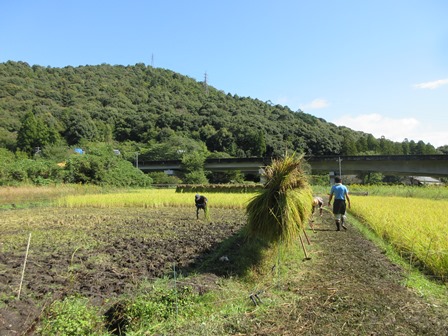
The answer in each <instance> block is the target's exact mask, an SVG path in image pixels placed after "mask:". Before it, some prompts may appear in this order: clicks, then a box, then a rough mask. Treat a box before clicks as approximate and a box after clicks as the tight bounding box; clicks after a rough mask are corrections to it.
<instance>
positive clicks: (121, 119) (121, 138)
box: [0, 61, 436, 157]
mask: <svg viewBox="0 0 448 336" xmlns="http://www.w3.org/2000/svg"><path fill="white" fill-rule="evenodd" d="M27 117H28V122H30V120H29V119H30V118H31V119H33V120H32V122H33V123H36V124H37V128H38V129H39V132H40V133H41V134H36V135H34V137H35V139H30V136H31V137H32V136H33V135H30V134H29V132H28V134H26V130H24V129H23V127H22V125H23V123H24V122H25V121H26V120H27ZM34 119H35V120H34ZM39 132H38V133H39ZM24 133H25V134H24ZM173 136H176V137H181V138H188V139H192V140H194V141H196V142H202V143H203V144H205V145H206V147H207V150H208V151H209V152H210V153H215V155H217V154H216V153H225V155H230V156H235V157H249V156H262V155H267V156H272V155H277V154H281V153H284V151H285V150H294V151H298V152H305V153H306V154H314V155H325V154H341V155H344V154H346V155H356V154H365V153H372V154H373V153H378V154H431V153H434V152H436V150H435V149H434V147H433V146H431V145H430V144H424V143H423V142H418V143H415V142H413V141H410V142H407V141H405V142H403V143H397V142H392V141H389V140H387V139H375V138H374V137H373V136H372V135H371V134H365V133H363V132H357V131H354V130H351V129H348V128H346V127H337V126H336V125H334V124H331V123H328V122H326V121H325V120H323V119H319V118H316V117H314V116H312V115H310V114H307V113H303V112H302V111H291V110H290V109H289V108H288V107H284V106H281V105H275V106H273V105H272V104H270V103H269V102H262V101H260V100H257V99H252V98H249V97H239V96H237V95H232V94H226V93H224V92H223V91H220V90H218V89H216V88H214V87H211V86H207V85H206V83H204V82H198V81H196V80H194V79H192V78H189V77H187V76H183V75H181V74H178V73H175V72H173V71H170V70H165V69H159V68H153V67H151V66H146V65H144V64H136V65H133V66H120V65H115V66H112V65H107V64H102V65H97V66H80V67H71V66H67V67H64V68H51V67H42V66H38V65H33V66H30V65H28V64H27V63H24V62H11V61H9V62H6V63H1V64H0V146H1V147H5V148H7V149H9V150H12V151H15V150H16V149H21V150H23V151H25V152H32V150H33V148H34V147H45V146H48V145H51V144H54V143H57V142H61V141H62V142H64V143H66V144H67V145H69V146H73V145H77V144H79V143H80V142H82V141H93V142H97V141H98V142H109V143H110V142H115V143H123V142H132V143H136V144H139V148H140V150H142V151H143V152H145V150H146V151H149V150H150V148H151V146H153V145H154V144H157V143H159V144H160V143H163V142H164V141H167V139H169V138H170V137H173Z"/></svg>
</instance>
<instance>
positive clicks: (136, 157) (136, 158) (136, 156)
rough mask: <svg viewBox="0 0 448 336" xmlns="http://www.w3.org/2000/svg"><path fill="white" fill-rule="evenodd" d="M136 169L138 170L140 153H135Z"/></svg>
mask: <svg viewBox="0 0 448 336" xmlns="http://www.w3.org/2000/svg"><path fill="white" fill-rule="evenodd" d="M135 168H137V169H138V152H136V153H135Z"/></svg>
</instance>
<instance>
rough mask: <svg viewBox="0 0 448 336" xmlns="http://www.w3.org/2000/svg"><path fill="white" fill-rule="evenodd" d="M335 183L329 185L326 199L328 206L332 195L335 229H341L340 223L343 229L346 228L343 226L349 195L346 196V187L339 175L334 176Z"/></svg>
mask: <svg viewBox="0 0 448 336" xmlns="http://www.w3.org/2000/svg"><path fill="white" fill-rule="evenodd" d="M334 182H335V184H334V185H333V186H332V187H331V191H330V198H329V199H328V206H331V200H332V199H333V197H334V203H333V214H334V216H335V218H336V230H337V231H340V230H341V228H340V227H341V225H342V228H343V229H344V230H347V227H346V226H345V223H344V220H345V210H346V203H345V202H346V200H347V202H348V207H349V208H350V197H349V196H348V189H347V187H346V186H345V185H343V184H342V179H341V177H340V176H336V177H335V178H334Z"/></svg>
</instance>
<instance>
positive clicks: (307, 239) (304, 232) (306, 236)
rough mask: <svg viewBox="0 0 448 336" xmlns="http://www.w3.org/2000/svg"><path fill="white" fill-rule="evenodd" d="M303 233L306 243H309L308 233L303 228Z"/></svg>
mask: <svg viewBox="0 0 448 336" xmlns="http://www.w3.org/2000/svg"><path fill="white" fill-rule="evenodd" d="M303 234H304V235H305V238H306V241H307V243H308V245H311V242H310V239H309V238H308V235H307V234H306V231H305V229H303Z"/></svg>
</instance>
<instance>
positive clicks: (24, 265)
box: [17, 232, 31, 300]
mask: <svg viewBox="0 0 448 336" xmlns="http://www.w3.org/2000/svg"><path fill="white" fill-rule="evenodd" d="M30 243H31V232H30V235H29V236H28V245H27V246H26V252H25V261H24V262H23V269H22V278H21V279H20V286H19V292H18V293H17V300H20V292H21V291H22V283H23V278H24V277H25V268H26V261H27V260H28V251H29V250H30Z"/></svg>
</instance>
